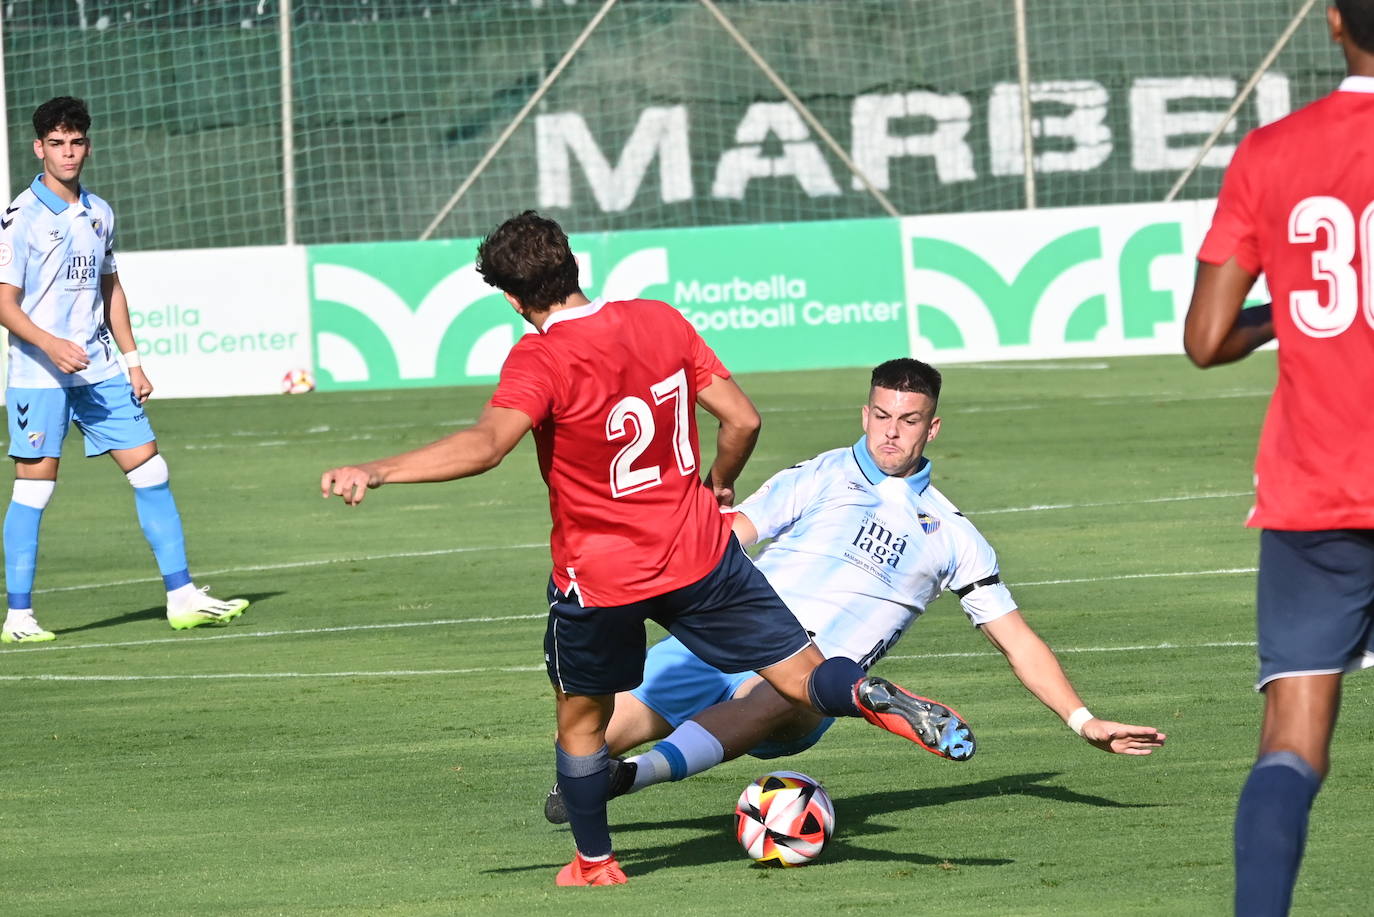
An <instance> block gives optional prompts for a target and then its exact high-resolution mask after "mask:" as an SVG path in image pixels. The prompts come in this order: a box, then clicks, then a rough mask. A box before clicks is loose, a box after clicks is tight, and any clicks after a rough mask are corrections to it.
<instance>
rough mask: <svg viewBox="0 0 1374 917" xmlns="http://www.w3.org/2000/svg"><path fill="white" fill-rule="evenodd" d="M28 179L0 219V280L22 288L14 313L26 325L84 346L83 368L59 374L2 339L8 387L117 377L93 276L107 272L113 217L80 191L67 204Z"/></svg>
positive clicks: (27, 347) (13, 340) (38, 353)
mask: <svg viewBox="0 0 1374 917" xmlns="http://www.w3.org/2000/svg"><path fill="white" fill-rule="evenodd" d="M42 178H43V177H42V176H41V175H40V176H39V177H38V178H35V179H34V180H33V184H31V185H29V187H28V188H26V189H25V190H24V191H23V192H21V193H20V195H19V196H18V197H16V198H15V199H14V202H13V203H11V204H10V205H9V207H8V208H7V209H6V210H5V213H4V215H3V216H0V283H8V284H10V285H11V286H16V287H19V288H21V289H22V290H23V291H24V295H23V298H22V300H21V301H20V305H21V308H23V310H24V312H25V314H27V315H28V317H29V318H30V319H31V320H32V321H33V323H34V324H36V325H38V327H40V328H42V329H43V330H45V331H48V332H51V333H52V334H55V335H57V336H58V337H61V338H66V339H67V340H70V341H75V342H76V344H77V345H78V346H84V347H85V348H86V355H87V357H88V358H89V359H90V365H89V366H87V367H86V368H85V369H84V370H82V371H81V372H77V373H64V372H62V371H61V370H59V369H58V368H57V367H56V366H54V365H53V363H52V361H51V360H49V359H48V355H47V354H45V353H43V351H42V350H40V349H39V348H38V347H35V346H34V345H32V344H29V343H26V342H24V341H21V340H19V339H18V338H17V337H15V336H14V335H11V336H10V349H9V385H10V387H12V388H60V387H61V388H65V387H71V386H76V385H91V384H94V383H96V382H103V381H104V380H106V379H109V378H112V377H114V376H116V375H118V374H119V373H120V372H122V370H121V369H120V366H119V362H118V361H117V360H116V359H115V352H114V351H115V347H114V342H113V339H112V338H111V336H110V332H109V329H108V328H106V327H105V308H104V301H103V300H102V299H101V296H100V278H101V276H102V275H105V274H113V273H114V272H115V257H114V212H113V211H112V210H111V209H110V205H109V204H107V203H105V201H103V200H101V199H100V198H99V197H97V196H95V195H94V194H92V193H90V192H89V191H87V190H86V189H85V188H82V189H81V200H80V201H78V202H77V203H75V204H68V203H67V202H66V201H64V200H62V199H61V198H60V197H58V196H57V195H56V194H54V193H53V192H52V191H50V190H48V188H47V186H46V185H44V184H43V180H42Z"/></svg>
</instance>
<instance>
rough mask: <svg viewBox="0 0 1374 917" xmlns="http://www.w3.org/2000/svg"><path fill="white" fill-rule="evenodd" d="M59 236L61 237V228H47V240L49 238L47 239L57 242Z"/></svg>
mask: <svg viewBox="0 0 1374 917" xmlns="http://www.w3.org/2000/svg"><path fill="white" fill-rule="evenodd" d="M61 238H62V230H60V229H49V230H48V240H49V241H51V242H57V241H58V240H60V239H61Z"/></svg>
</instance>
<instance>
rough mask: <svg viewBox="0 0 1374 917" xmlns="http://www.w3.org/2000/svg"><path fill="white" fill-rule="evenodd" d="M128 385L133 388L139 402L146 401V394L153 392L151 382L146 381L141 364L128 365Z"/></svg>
mask: <svg viewBox="0 0 1374 917" xmlns="http://www.w3.org/2000/svg"><path fill="white" fill-rule="evenodd" d="M129 385H130V386H131V387H132V388H133V390H134V396H135V397H137V398H138V403H139V404H143V403H144V402H146V401H147V400H148V396H149V395H151V394H152V393H153V383H151V382H149V381H148V377H147V375H145V374H144V372H143V367H142V366H130V367H129Z"/></svg>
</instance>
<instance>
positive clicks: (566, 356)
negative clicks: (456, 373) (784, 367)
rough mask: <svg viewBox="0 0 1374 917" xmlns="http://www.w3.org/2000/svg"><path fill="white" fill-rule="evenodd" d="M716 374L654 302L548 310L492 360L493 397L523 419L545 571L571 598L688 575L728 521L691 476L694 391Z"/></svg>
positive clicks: (609, 595) (718, 369)
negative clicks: (546, 533)
mask: <svg viewBox="0 0 1374 917" xmlns="http://www.w3.org/2000/svg"><path fill="white" fill-rule="evenodd" d="M713 376H720V377H721V378H726V379H728V378H729V377H730V373H729V372H728V371H727V370H726V369H725V366H724V365H722V364H721V362H720V360H719V359H717V358H716V355H715V353H714V352H712V350H711V348H710V347H708V346H707V345H706V342H705V341H703V340H702V339H701V335H699V334H697V332H696V329H695V328H693V327H692V326H691V324H690V323H689V322H688V321H687V320H686V319H685V318H683V317H682V315H680V314H679V313H678V311H677V310H676V309H674V308H673V307H672V306H669V305H668V304H667V303H662V302H657V301H655V300H646V299H634V300H626V301H621V302H606V301H605V300H601V299H598V300H596V301H595V302H592V303H589V304H588V305H585V306H578V307H574V308H571V309H563V310H560V311H558V312H555V313H553V315H551V316H550V317H549V320H548V321H547V322H546V323H545V325H544V328H543V332H542V333H541V334H527V335H525V336H524V337H523V338H521V339H520V340H519V341H518V342H517V343H516V345H515V347H514V348H512V349H511V352H510V355H509V356H507V357H506V362H505V365H504V366H502V368H501V381H500V383H499V384H498V385H497V387H496V393H495V394H494V395H492V397H491V404H492V406H493V407H501V408H514V409H515V410H517V411H520V412H522V413H524V414H526V415H528V416H529V418H530V420H532V421H533V422H534V441H535V445H536V447H537V449H538V452H539V470H540V472H541V473H542V474H543V475H544V481H545V482H546V483H547V484H548V485H549V509H550V513H551V515H552V516H553V534H552V535H551V536H550V538H549V548H550V550H551V552H552V554H553V579H554V583H555V585H557V586H558V588H559V589H560V590H562V591H563V592H564V593H567V592H568V591H569V590H570V589H571V588H574V587H575V588H576V589H577V590H578V593H579V595H580V596H581V602H582V604H583V605H586V606H592V607H605V606H611V605H627V604H629V603H631V602H636V601H639V600H641V599H646V598H650V597H652V596H656V595H662V594H663V593H665V592H669V591H671V590H673V589H677V588H679V587H682V586H687V585H690V584H691V583H695V582H696V581H697V580H700V579H701V578H702V577H704V576H706V574H708V573H710V572H711V570H712V569H714V567H715V566H716V564H717V563H719V562H720V558H721V557H722V555H723V554H724V552H725V546H726V544H727V542H728V540H729V537H730V519H729V517H727V516H724V515H722V514H721V512H720V509H719V507H718V505H717V504H716V500H715V496H714V495H713V494H712V492H711V491H710V489H708V488H707V487H706V486H705V485H704V484H702V482H701V478H702V474H703V469H702V468H701V459H700V450H699V449H698V447H697V423H696V400H697V392H698V391H700V390H701V389H703V388H705V387H706V386H708V385H710V384H711V380H712V377H713Z"/></svg>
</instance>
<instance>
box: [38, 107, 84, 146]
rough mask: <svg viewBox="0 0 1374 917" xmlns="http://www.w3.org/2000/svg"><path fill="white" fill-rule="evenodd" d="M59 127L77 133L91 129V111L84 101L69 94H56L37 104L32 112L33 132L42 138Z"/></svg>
mask: <svg viewBox="0 0 1374 917" xmlns="http://www.w3.org/2000/svg"><path fill="white" fill-rule="evenodd" d="M59 128H66V129H67V130H69V131H75V132H76V133H78V134H85V133H86V132H87V131H89V130H90V129H91V113H90V112H89V111H87V110H86V103H85V102H83V101H81V100H80V99H74V98H72V97H71V96H58V97H57V98H55V99H49V100H48V101H46V102H44V103H43V104H42V105H40V106H38V108H37V109H35V110H34V113H33V133H34V136H35V137H38V138H40V139H42V138H43V137H46V136H48V135H49V134H51V133H52V132H53V131H55V130H58V129H59Z"/></svg>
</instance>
